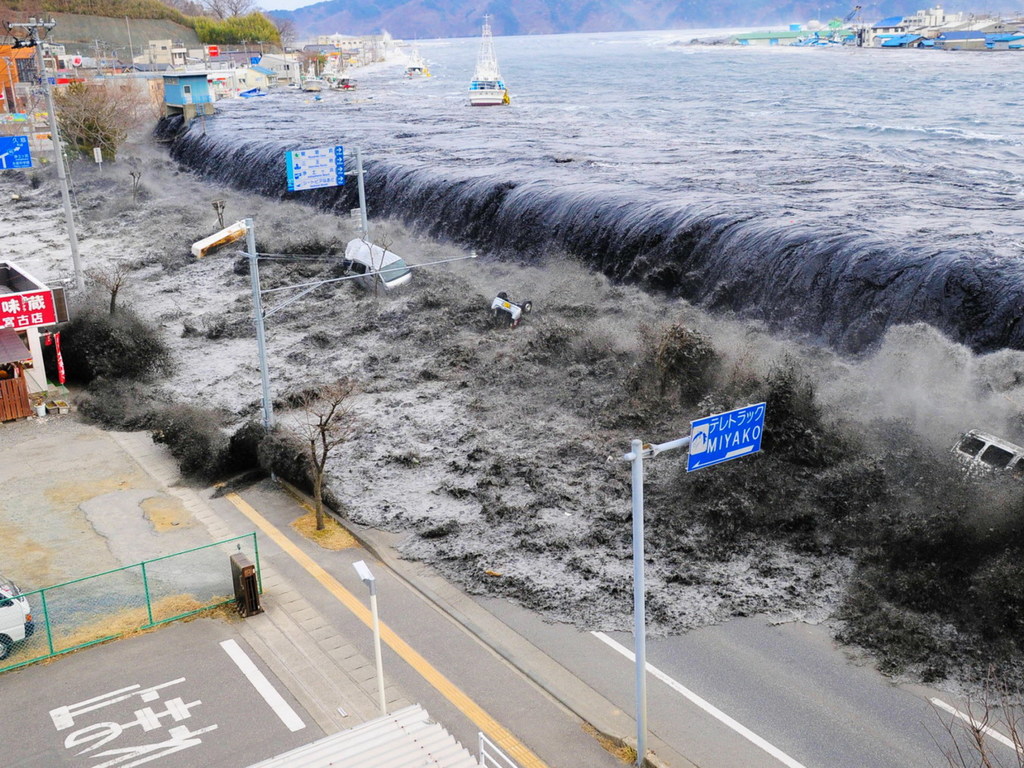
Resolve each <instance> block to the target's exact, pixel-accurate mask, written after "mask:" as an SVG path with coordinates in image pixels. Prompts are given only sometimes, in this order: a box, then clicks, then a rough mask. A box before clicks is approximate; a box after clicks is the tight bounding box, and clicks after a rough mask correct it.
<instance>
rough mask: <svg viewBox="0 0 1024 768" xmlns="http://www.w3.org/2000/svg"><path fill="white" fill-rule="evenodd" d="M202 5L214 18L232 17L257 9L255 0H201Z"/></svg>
mask: <svg viewBox="0 0 1024 768" xmlns="http://www.w3.org/2000/svg"><path fill="white" fill-rule="evenodd" d="M202 6H203V8H205V9H206V11H207V12H208V13H209V14H210V15H211V16H213V17H214V18H216V19H232V18H234V17H235V16H245V15H246V14H248V13H253V12H254V11H256V10H257V8H256V3H255V0H202Z"/></svg>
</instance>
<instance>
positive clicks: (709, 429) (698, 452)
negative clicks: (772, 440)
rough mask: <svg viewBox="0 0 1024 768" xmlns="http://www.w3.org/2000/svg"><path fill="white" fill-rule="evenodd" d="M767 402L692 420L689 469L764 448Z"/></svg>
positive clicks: (688, 458)
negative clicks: (762, 443) (763, 438)
mask: <svg viewBox="0 0 1024 768" xmlns="http://www.w3.org/2000/svg"><path fill="white" fill-rule="evenodd" d="M764 411H765V403H758V404H757V405H748V406H745V407H743V408H737V409H736V410H735V411H728V412H726V413H719V414H716V415H714V416H707V417H705V418H703V419H697V421H691V422H690V446H689V451H690V453H689V456H688V457H687V461H686V471H687V472H692V471H693V470H695V469H703V468H704V467H710V466H711V465H712V464H721V463H722V462H723V461H729V460H730V459H738V458H739V457H740V456H746V455H747V454H750V453H757V452H758V451H760V450H761V435H762V434H763V433H764Z"/></svg>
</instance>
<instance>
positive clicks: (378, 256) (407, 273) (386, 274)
mask: <svg viewBox="0 0 1024 768" xmlns="http://www.w3.org/2000/svg"><path fill="white" fill-rule="evenodd" d="M344 266H345V268H346V269H347V270H348V271H349V272H351V273H353V274H355V275H359V277H357V278H356V282H357V283H359V284H360V285H361V286H363V287H364V288H367V289H373V288H374V287H375V286H377V285H380V286H383V287H384V288H385V289H386V290H389V291H390V290H392V289H394V288H397V287H399V286H400V285H405V284H406V283H408V282H409V281H410V280H412V270H411V269H410V268H409V265H408V264H406V263H405V261H404V260H403V259H402V257H401V256H399V255H398V254H397V253H394V252H393V251H389V250H387V249H385V248H381V247H380V246H379V245H374V244H373V243H368V242H367V241H365V240H363V239H361V238H356V239H355V240H350V241H349V244H348V245H347V246H346V247H345V262H344Z"/></svg>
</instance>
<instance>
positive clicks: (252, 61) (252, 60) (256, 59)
mask: <svg viewBox="0 0 1024 768" xmlns="http://www.w3.org/2000/svg"><path fill="white" fill-rule="evenodd" d="M261 58H263V57H262V56H250V57H249V63H250V64H252V65H253V66H254V67H255V66H256V65H257V64H259V63H260V59H261Z"/></svg>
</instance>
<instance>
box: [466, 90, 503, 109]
mask: <svg viewBox="0 0 1024 768" xmlns="http://www.w3.org/2000/svg"><path fill="white" fill-rule="evenodd" d="M469 104H470V106H472V107H500V106H503V105H504V104H505V91H493V92H491V91H488V92H486V93H481V92H479V91H474V92H473V93H470V94H469Z"/></svg>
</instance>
